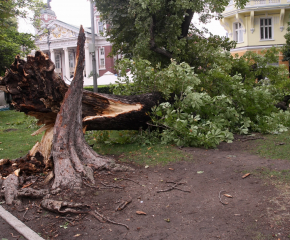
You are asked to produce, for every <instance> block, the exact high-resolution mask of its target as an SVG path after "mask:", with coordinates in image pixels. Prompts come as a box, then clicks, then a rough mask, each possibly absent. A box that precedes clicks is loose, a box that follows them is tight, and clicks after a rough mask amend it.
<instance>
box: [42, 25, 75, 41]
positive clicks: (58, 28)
mask: <svg viewBox="0 0 290 240" xmlns="http://www.w3.org/2000/svg"><path fill="white" fill-rule="evenodd" d="M48 30H49V32H50V35H49V39H50V41H51V40H59V39H68V38H72V39H75V38H77V36H78V28H77V27H74V26H72V25H69V24H65V23H63V22H60V21H58V20H55V21H51V22H50V24H49V25H48V26H45V27H43V28H42V29H41V31H39V37H38V39H39V41H45V40H47V34H48Z"/></svg>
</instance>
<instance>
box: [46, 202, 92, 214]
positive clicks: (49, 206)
mask: <svg viewBox="0 0 290 240" xmlns="http://www.w3.org/2000/svg"><path fill="white" fill-rule="evenodd" d="M40 205H41V207H43V208H44V209H46V210H48V211H51V212H56V213H74V214H80V213H88V211H89V210H90V206H88V205H84V204H82V203H72V202H64V201H56V200H53V199H43V200H42V201H41V203H40Z"/></svg>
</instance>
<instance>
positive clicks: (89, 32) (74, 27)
mask: <svg viewBox="0 0 290 240" xmlns="http://www.w3.org/2000/svg"><path fill="white" fill-rule="evenodd" d="M53 22H54V23H57V22H59V23H61V24H62V25H64V27H68V28H70V29H72V30H75V31H76V32H79V30H80V27H79V26H75V25H72V24H68V23H66V22H63V21H60V20H58V19H55V20H53ZM83 28H84V31H85V33H88V34H92V31H91V27H83ZM95 36H98V35H97V34H96V33H95Z"/></svg>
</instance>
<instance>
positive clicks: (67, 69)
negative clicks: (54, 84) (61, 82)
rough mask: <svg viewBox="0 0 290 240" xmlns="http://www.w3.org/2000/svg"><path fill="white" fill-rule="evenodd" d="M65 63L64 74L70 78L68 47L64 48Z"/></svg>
mask: <svg viewBox="0 0 290 240" xmlns="http://www.w3.org/2000/svg"><path fill="white" fill-rule="evenodd" d="M63 51H64V65H65V73H64V76H66V77H67V79H70V72H69V59H68V48H64V49H63Z"/></svg>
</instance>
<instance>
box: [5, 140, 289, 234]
mask: <svg viewBox="0 0 290 240" xmlns="http://www.w3.org/2000/svg"><path fill="white" fill-rule="evenodd" d="M254 146H255V141H245V142H242V141H239V140H238V139H237V140H236V141H234V143H232V144H226V143H223V144H221V145H220V146H219V147H218V149H210V150H206V149H199V148H183V149H181V150H180V151H185V152H186V153H187V156H188V159H187V160H186V161H183V162H178V163H172V164H169V165H166V166H162V167H161V166H160V167H151V166H150V167H149V168H144V166H133V167H134V168H135V171H134V172H130V173H128V172H127V173H126V172H117V173H113V172H100V173H95V179H96V186H97V187H99V189H96V188H91V187H89V186H85V187H84V188H83V190H81V191H63V192H62V193H61V194H59V195H56V196H55V197H54V198H55V199H57V200H65V201H73V202H81V203H85V204H88V205H90V206H91V209H92V210H97V211H98V212H99V213H101V214H103V215H104V216H105V217H106V218H108V219H110V220H112V221H114V222H117V223H122V224H126V225H127V226H128V227H129V230H127V229H126V227H125V226H122V225H115V224H112V223H108V222H100V221H98V220H97V219H96V218H95V217H93V216H92V215H89V214H79V215H73V214H70V215H63V216H62V215H59V214H54V213H51V212H48V211H45V210H41V209H39V208H38V207H37V204H39V201H38V200H36V202H33V201H32V200H31V199H30V200H29V199H25V200H23V203H22V205H20V206H12V207H10V206H7V205H5V204H2V206H3V207H4V208H5V209H7V210H8V211H10V212H11V213H12V214H13V215H15V216H16V217H18V218H19V219H20V220H22V221H24V223H25V224H27V225H28V226H29V227H30V228H32V229H33V230H34V231H35V232H37V233H39V234H41V236H42V237H43V238H45V239H59V240H61V239H62V240H67V239H79V240H81V239H83V240H85V239H99V240H101V239H102V240H113V239H116V240H117V239H128V240H129V239H130V240H131V239H134V240H136V239H138V240H139V239H140V240H141V239H150V240H151V239H152V240H161V239H168V240H171V239H172V240H173V239H174V240H176V239H194V240H199V239H202V240H204V239H205V240H207V239H225V240H227V239H231V240H238V239H247V240H248V239H257V240H258V239H280V240H283V239H289V238H290V188H288V186H287V185H286V186H285V184H284V186H283V188H281V187H279V186H278V185H275V184H274V181H270V180H267V179H262V178H261V177H260V175H259V172H261V171H263V169H266V168H268V169H270V170H282V169H290V167H289V161H285V160H270V159H267V158H261V157H259V156H257V155H254V154H251V153H249V151H246V150H249V149H253V148H254ZM131 166H132V165H131ZM247 172H248V173H251V175H249V176H248V177H246V178H242V176H243V175H244V174H245V173H247ZM174 183H181V184H174ZM105 185H106V186H108V185H114V186H118V187H121V188H106V187H105ZM173 186H175V187H176V188H178V189H176V188H173V189H172V190H170V191H164V192H162V191H161V192H158V191H160V190H167V189H169V188H172V187H173ZM180 189H181V190H183V191H181V190H180ZM223 194H229V195H231V196H232V198H228V197H226V196H224V195H223ZM130 199H132V202H131V203H129V204H128V205H127V206H126V207H125V208H124V209H123V210H121V211H116V208H117V207H118V206H119V205H120V204H121V203H122V202H123V201H128V200H130ZM26 210H27V211H26ZM136 211H142V212H144V213H146V215H144V214H142V215H138V214H137V213H136ZM24 213H25V216H24ZM23 216H24V217H23ZM3 226H5V224H2V222H0V235H1V234H3V237H4V233H5V236H8V235H9V236H10V237H6V238H7V239H17V238H13V237H12V235H11V234H10V233H9V231H11V229H6V228H5V229H3ZM7 231H8V232H7ZM7 233H8V234H7ZM18 239H21V238H18Z"/></svg>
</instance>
